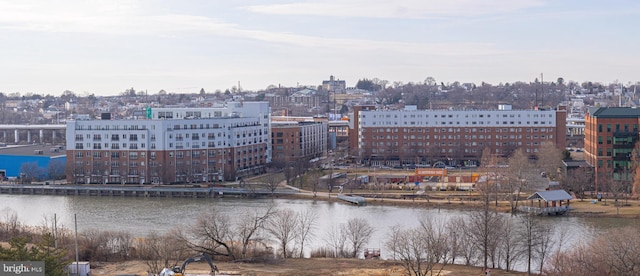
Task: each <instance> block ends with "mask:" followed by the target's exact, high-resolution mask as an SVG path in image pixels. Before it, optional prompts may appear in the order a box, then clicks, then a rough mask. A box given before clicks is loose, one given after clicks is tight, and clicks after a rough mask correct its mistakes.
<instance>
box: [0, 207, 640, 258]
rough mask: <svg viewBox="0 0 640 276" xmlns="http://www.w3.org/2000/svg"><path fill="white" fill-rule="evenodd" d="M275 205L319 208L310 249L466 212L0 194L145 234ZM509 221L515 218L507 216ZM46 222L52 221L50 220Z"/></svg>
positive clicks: (564, 223)
mask: <svg viewBox="0 0 640 276" xmlns="http://www.w3.org/2000/svg"><path fill="white" fill-rule="evenodd" d="M271 204H275V205H276V206H277V207H279V208H290V209H292V210H295V211H304V210H306V209H309V208H313V209H315V210H316V211H317V212H318V215H319V218H318V221H317V225H318V228H319V229H318V230H317V231H316V235H315V238H314V240H313V241H312V242H311V243H310V244H309V248H313V247H320V246H322V245H323V244H325V243H324V242H323V239H324V236H325V234H326V233H324V232H326V230H325V231H323V229H330V228H331V227H332V226H336V225H339V224H341V223H345V222H347V221H348V220H349V219H350V218H354V217H361V218H365V219H367V220H368V221H369V223H371V225H372V226H373V227H374V228H375V229H376V231H375V232H374V234H373V236H372V239H371V241H370V243H369V244H368V245H367V247H373V248H382V249H383V251H382V257H383V258H388V257H390V256H387V255H385V250H384V242H385V241H386V239H387V236H388V235H387V234H388V231H389V228H390V227H391V226H394V225H402V226H403V227H406V228H412V227H416V226H418V225H419V221H418V220H419V218H420V217H421V216H427V217H429V218H431V219H433V220H435V221H446V220H449V219H451V218H455V217H459V216H463V217H465V216H468V211H467V212H465V211H459V210H449V209H441V210H438V209H424V208H413V207H399V206H366V207H357V206H352V205H348V204H343V203H338V202H325V201H312V200H296V199H275V200H272V199H251V200H247V199H234V198H216V199H180V198H121V197H74V196H40V195H0V219H2V220H5V219H6V217H7V215H8V214H11V213H12V212H15V213H16V214H17V215H18V218H19V219H20V221H21V222H23V223H25V224H28V225H40V224H42V223H43V221H44V218H45V217H47V218H51V217H53V214H54V213H55V214H57V217H58V219H59V221H60V222H61V224H63V225H64V226H65V227H67V228H70V229H71V228H73V216H74V214H77V218H78V229H79V231H82V230H85V229H92V228H95V229H102V230H118V231H130V232H131V233H134V234H135V235H139V236H143V235H146V234H148V233H149V232H151V231H156V232H160V233H164V232H166V231H169V230H171V229H173V228H175V227H177V226H185V227H188V226H189V225H190V224H192V223H193V222H194V221H195V220H196V218H198V217H199V216H201V215H203V214H206V213H208V212H212V211H213V210H215V211H217V212H225V213H227V214H229V215H231V216H234V215H235V214H241V213H244V212H253V211H256V210H258V211H259V210H263V209H264V208H266V207H267V206H269V205H271ZM504 216H507V217H509V218H510V219H516V220H517V219H518V218H517V217H511V216H510V215H508V214H504ZM543 220H544V223H545V224H546V225H547V227H550V228H553V229H555V230H556V231H555V237H554V238H555V240H559V239H560V238H561V237H563V238H564V240H565V241H564V242H562V247H563V248H567V247H571V246H572V245H575V244H577V243H579V242H584V241H588V240H589V239H590V238H591V237H593V236H594V233H597V232H600V231H603V230H606V229H608V228H611V227H621V226H627V225H634V226H637V224H638V223H637V222H636V220H624V219H614V218H578V217H549V218H543ZM49 221H50V219H49Z"/></svg>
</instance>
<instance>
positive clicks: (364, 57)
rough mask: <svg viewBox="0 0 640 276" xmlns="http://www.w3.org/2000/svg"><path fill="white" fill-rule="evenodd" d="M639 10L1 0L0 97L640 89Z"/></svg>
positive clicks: (471, 2) (561, 1)
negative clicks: (381, 84) (326, 86)
mask: <svg viewBox="0 0 640 276" xmlns="http://www.w3.org/2000/svg"><path fill="white" fill-rule="evenodd" d="M639 26H640V1H635V0H608V1H591V0H295V1H294V0H269V1H267V0H254V1H249V0H180V1H173V0H140V1H136V0H106V1H102V0H14V1H4V0H0V92H3V93H15V92H19V93H21V94H22V95H24V94H26V93H34V94H43V95H45V94H51V95H56V96H57V95H61V94H62V92H63V91H65V90H70V91H73V92H74V93H76V94H78V95H89V94H95V95H104V96H107V95H117V94H120V93H122V92H123V91H125V90H126V89H129V88H134V89H136V90H138V91H140V90H144V91H147V92H148V93H149V94H155V93H157V92H158V91H160V90H165V91H167V92H171V93H196V92H198V91H200V89H201V88H204V89H205V91H207V92H214V91H215V90H217V89H220V90H222V91H224V90H225V89H231V88H232V87H233V86H238V84H240V87H241V88H242V89H243V90H260V89H265V88H266V87H268V86H269V85H276V86H277V85H282V86H288V87H294V86H298V85H313V86H317V85H320V84H321V83H322V81H323V80H328V79H329V76H330V75H333V76H335V78H337V79H340V80H345V81H346V83H347V86H355V84H356V82H357V81H358V80H359V79H363V78H368V79H372V78H378V79H380V80H387V81H389V83H393V82H402V83H408V82H423V81H424V80H425V79H426V78H427V77H433V78H434V79H435V80H436V81H437V82H438V83H440V82H444V83H449V82H454V81H459V82H462V83H465V82H473V83H476V84H479V83H481V82H483V81H484V82H487V83H491V84H498V83H505V82H515V81H525V82H529V81H534V80H535V79H536V78H540V77H541V74H543V76H544V80H545V81H556V80H557V79H558V78H559V77H562V78H563V79H564V80H566V81H577V82H583V81H594V82H603V83H610V82H614V81H619V82H621V83H628V82H633V83H635V82H636V81H640V75H639V74H638V72H640V71H639V70H637V68H639V65H640V54H639V50H638V45H640V33H638V31H637V28H638V27H639Z"/></svg>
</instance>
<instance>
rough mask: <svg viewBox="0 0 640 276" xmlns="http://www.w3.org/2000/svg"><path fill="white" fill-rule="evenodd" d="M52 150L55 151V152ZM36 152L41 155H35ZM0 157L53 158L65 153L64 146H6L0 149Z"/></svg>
mask: <svg viewBox="0 0 640 276" xmlns="http://www.w3.org/2000/svg"><path fill="white" fill-rule="evenodd" d="M54 149H57V151H55V150H54ZM38 150H41V151H42V154H36V151H38ZM0 155H15V156H48V157H54V156H63V155H64V156H66V155H67V151H66V150H65V147H64V146H57V145H7V146H6V147H0Z"/></svg>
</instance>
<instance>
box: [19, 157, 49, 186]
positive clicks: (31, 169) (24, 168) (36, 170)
mask: <svg viewBox="0 0 640 276" xmlns="http://www.w3.org/2000/svg"><path fill="white" fill-rule="evenodd" d="M42 173H43V170H42V168H40V167H39V166H38V163H36V162H27V163H22V165H21V166H20V174H21V177H22V181H23V182H26V183H31V182H32V181H36V180H39V179H40V178H41V177H42Z"/></svg>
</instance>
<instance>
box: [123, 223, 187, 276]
mask: <svg viewBox="0 0 640 276" xmlns="http://www.w3.org/2000/svg"><path fill="white" fill-rule="evenodd" d="M178 244H180V243H179V242H177V241H176V239H175V238H174V236H173V235H170V234H165V235H160V234H158V233H157V232H151V233H149V234H148V235H147V236H146V237H145V238H144V239H136V240H135V242H134V246H135V248H136V253H137V254H136V257H137V258H140V259H142V260H144V262H145V264H146V265H147V267H148V268H149V269H148V271H147V272H149V273H152V274H155V273H158V272H159V271H160V270H162V268H165V267H170V261H171V260H181V259H184V256H182V254H180V253H181V252H182V251H181V250H176V249H178V247H177V245H178Z"/></svg>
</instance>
